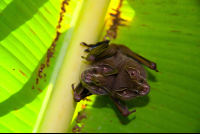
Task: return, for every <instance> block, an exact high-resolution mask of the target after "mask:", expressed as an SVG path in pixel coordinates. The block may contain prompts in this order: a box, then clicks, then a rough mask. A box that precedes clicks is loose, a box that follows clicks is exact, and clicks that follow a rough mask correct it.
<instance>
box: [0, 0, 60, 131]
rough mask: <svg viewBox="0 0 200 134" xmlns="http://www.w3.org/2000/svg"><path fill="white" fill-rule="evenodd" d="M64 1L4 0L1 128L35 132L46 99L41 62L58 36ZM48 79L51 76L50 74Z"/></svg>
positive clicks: (0, 14)
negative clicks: (40, 77) (40, 72)
mask: <svg viewBox="0 0 200 134" xmlns="http://www.w3.org/2000/svg"><path fill="white" fill-rule="evenodd" d="M60 10H61V9H60V2H59V1H53V0H43V1H41V0H29V1H27V0H1V1H0V27H1V33H0V56H1V59H0V81H1V82H0V96H1V97H0V132H9V133H13V132H32V131H33V128H34V126H35V123H36V120H37V118H38V114H39V112H40V109H41V106H42V103H43V99H44V97H45V92H46V90H45V87H46V84H44V82H42V81H44V79H41V80H39V84H36V78H37V77H38V76H37V73H38V70H37V69H38V65H40V63H41V62H43V63H44V62H45V58H46V53H47V49H48V48H49V47H50V46H51V44H52V41H53V40H54V38H55V37H56V26H57V25H58V20H59V18H60ZM46 80H47V82H46V83H48V81H49V77H47V78H46Z"/></svg>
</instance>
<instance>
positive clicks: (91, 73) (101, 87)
mask: <svg viewBox="0 0 200 134" xmlns="http://www.w3.org/2000/svg"><path fill="white" fill-rule="evenodd" d="M116 73H117V69H115V68H113V67H111V66H110V65H108V64H104V65H103V64H101V65H96V66H91V67H89V68H87V69H85V70H84V71H83V72H82V73H81V83H82V84H83V86H84V87H85V88H87V89H88V90H89V91H90V93H92V94H96V95H106V94H108V92H107V91H106V90H109V89H110V88H108V87H110V86H109V85H108V84H113V79H114V76H113V74H116ZM111 75H112V76H111Z"/></svg>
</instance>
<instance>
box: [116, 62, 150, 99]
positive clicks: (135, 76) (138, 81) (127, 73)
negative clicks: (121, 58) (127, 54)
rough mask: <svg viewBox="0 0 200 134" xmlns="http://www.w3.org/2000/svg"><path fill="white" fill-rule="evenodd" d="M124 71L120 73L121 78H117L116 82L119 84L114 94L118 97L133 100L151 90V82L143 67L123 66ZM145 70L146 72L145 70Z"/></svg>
mask: <svg viewBox="0 0 200 134" xmlns="http://www.w3.org/2000/svg"><path fill="white" fill-rule="evenodd" d="M123 69H124V71H121V72H122V73H120V74H118V75H123V76H121V78H120V79H121V80H122V79H123V82H122V81H120V80H119V82H118V80H116V84H117V83H118V84H119V86H115V89H116V90H115V91H114V94H115V96H116V97H117V98H119V99H122V100H131V99H133V98H135V97H138V96H144V95H147V94H148V93H149V91H150V87H149V84H148V83H147V80H146V75H144V74H146V72H145V70H144V69H143V68H134V67H128V66H126V67H125V68H123ZM143 71H144V72H143Z"/></svg>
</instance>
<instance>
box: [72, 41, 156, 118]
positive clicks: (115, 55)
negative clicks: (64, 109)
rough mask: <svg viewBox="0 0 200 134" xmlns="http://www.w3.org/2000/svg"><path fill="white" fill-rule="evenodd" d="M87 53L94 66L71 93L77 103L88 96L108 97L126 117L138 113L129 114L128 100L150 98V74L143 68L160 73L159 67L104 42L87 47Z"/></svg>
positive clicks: (85, 71)
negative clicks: (148, 75)
mask: <svg viewBox="0 0 200 134" xmlns="http://www.w3.org/2000/svg"><path fill="white" fill-rule="evenodd" d="M81 44H82V45H84V46H87V47H88V49H86V50H85V52H88V55H87V57H83V56H82V58H84V59H85V60H87V61H89V62H91V65H90V66H89V67H87V68H86V69H85V70H84V71H83V72H82V73H81V75H80V81H81V82H80V83H79V84H78V85H77V87H76V88H74V84H72V89H73V91H74V100H75V101H76V102H79V101H80V100H82V99H84V98H85V97H87V96H90V95H92V94H95V95H107V96H109V97H110V98H111V99H112V100H113V102H114V103H115V105H116V106H117V108H118V110H119V111H120V112H121V114H122V115H123V116H128V115H129V114H131V113H133V112H135V111H136V110H133V111H129V110H128V107H127V105H126V104H125V101H126V100H131V99H134V98H135V97H139V96H144V95H147V94H148V93H149V91H150V86H149V84H148V83H147V80H146V78H147V74H146V71H145V69H144V67H143V66H142V65H141V64H143V65H145V66H147V67H148V68H150V69H152V70H155V71H156V72H158V70H157V68H156V63H154V62H152V61H150V60H148V59H146V58H144V57H142V56H140V55H139V54H137V53H134V52H133V51H131V50H130V49H129V48H128V47H126V46H124V45H116V44H110V45H109V41H108V40H106V41H102V42H98V43H96V44H90V45H88V44H86V43H84V42H82V43H81Z"/></svg>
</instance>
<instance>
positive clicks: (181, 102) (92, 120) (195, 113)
mask: <svg viewBox="0 0 200 134" xmlns="http://www.w3.org/2000/svg"><path fill="white" fill-rule="evenodd" d="M199 4H200V2H199V1H198V0H184V1H183V0H168V1H160V0H151V1H150V0H149V1H144V0H134V1H132V0H124V1H123V2H122V7H121V8H120V11H121V17H122V18H123V17H124V18H126V17H129V18H130V17H133V16H134V12H135V16H134V17H133V18H132V20H131V21H127V22H125V21H124V23H125V24H126V25H127V26H118V28H117V38H116V39H115V40H112V43H116V44H124V45H126V46H128V47H129V48H130V49H131V50H133V51H134V52H136V53H138V54H140V55H142V56H144V57H145V58H147V59H150V60H151V61H154V62H156V63H157V67H158V70H159V72H158V73H157V72H155V71H152V70H150V69H148V68H147V67H145V68H146V70H147V74H148V82H149V84H150V87H151V91H150V93H149V94H148V95H147V96H144V97H140V98H136V99H134V100H131V101H128V102H127V105H128V107H129V109H130V110H133V109H136V112H135V113H134V114H132V115H130V116H128V117H123V116H122V115H121V114H120V113H119V111H118V110H117V108H116V107H115V105H114V104H113V102H112V101H111V100H110V99H109V97H107V96H98V97H96V96H91V97H89V99H91V102H90V101H82V102H80V103H79V104H78V106H77V107H78V109H77V112H80V113H79V114H80V115H82V116H83V117H85V118H82V119H80V116H78V117H79V118H75V120H74V122H73V123H72V129H73V127H74V126H75V125H78V126H76V127H74V129H73V130H72V131H73V132H107V133H109V132H114V133H116V132H123V133H124V132H134V133H135V132H137V133H141V132H147V133H155V132H156V133H161V132H168V133H171V132H173V133H174V132H187V133H194V132H195V133H196V132H200V129H199V126H200V114H199V110H200V104H199V98H200V95H199V94H200V90H199V84H200V83H199V80H200V71H199V69H198V68H199V65H200V58H199V54H200V47H199V45H200V39H199V38H198V37H200V31H199V28H200V17H199V14H200V8H199ZM127 20H128V19H127ZM104 35H106V31H105V30H104V32H103V35H102V37H103V36H104ZM76 114H77V113H76ZM75 128H78V129H75Z"/></svg>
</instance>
